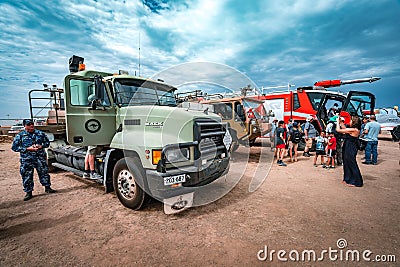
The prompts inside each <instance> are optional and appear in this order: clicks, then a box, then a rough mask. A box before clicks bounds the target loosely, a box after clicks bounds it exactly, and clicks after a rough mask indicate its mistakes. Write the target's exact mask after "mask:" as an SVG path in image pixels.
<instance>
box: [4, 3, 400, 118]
mask: <svg viewBox="0 0 400 267" xmlns="http://www.w3.org/2000/svg"><path fill="white" fill-rule="evenodd" d="M0 11H1V13H2V14H7V16H1V17H0V29H1V30H0V52H1V53H0V60H1V62H2V67H1V69H0V93H1V94H2V95H9V96H12V99H13V100H11V101H15V102H13V103H14V104H13V106H11V105H9V102H11V101H8V100H6V99H5V98H0V118H1V117H2V116H4V115H2V114H4V113H5V111H4V110H5V108H7V109H8V108H10V109H11V110H15V113H16V114H26V112H27V108H26V105H27V102H26V101H21V100H20V99H27V97H26V95H27V91H28V90H29V89H32V88H40V87H41V84H42V83H48V84H53V83H56V84H58V85H60V86H61V83H62V79H63V77H64V76H65V75H66V74H67V73H68V65H67V63H68V58H69V57H70V56H72V55H73V54H75V55H79V56H83V57H85V63H86V66H87V68H90V69H98V70H102V71H107V72H115V71H117V70H118V69H126V70H129V71H130V72H131V73H135V71H136V73H137V74H139V57H140V63H141V64H140V74H141V75H143V76H153V75H154V74H156V73H158V72H161V71H163V70H165V69H169V68H171V67H173V66H176V65H180V64H182V63H186V62H215V63H220V64H223V65H224V64H225V65H228V66H231V67H232V68H233V69H236V70H238V71H239V72H240V73H242V74H245V75H247V76H248V77H249V79H250V80H252V81H254V84H256V85H257V86H259V87H261V86H274V85H283V84H287V83H288V82H290V83H295V84H296V85H298V86H302V85H310V84H313V83H314V82H315V81H317V80H321V79H335V78H342V79H343V78H345V79H351V78H360V77H359V76H362V77H365V75H367V77H368V76H371V75H374V76H375V75H376V76H382V78H383V79H382V80H384V79H385V78H386V79H388V80H389V81H390V83H389V82H388V83H385V86H386V87H387V88H386V89H387V90H392V89H390V88H397V84H398V83H400V81H397V80H396V78H397V79H400V78H398V77H400V75H399V73H400V70H399V64H398V62H399V61H400V54H399V52H398V47H399V45H400V32H399V30H398V29H399V28H400V20H398V14H399V11H400V5H399V3H398V2H397V1H394V0H382V1H367V0H359V1H355V0H347V1H345V0H336V1H334V0H326V1H312V0H297V1H294V0H289V1H263V0H255V1H232V0H220V1H211V0H201V1H200V0H188V1H184V0H179V1H178V0H177V1H167V0H159V1H157V0H143V1H130V0H126V1H123V0H114V1H106V0H69V1H67V0H60V1H58V2H57V3H55V2H53V1H48V0H43V1H27V0H21V1H11V0H4V1H2V2H1V3H0ZM139 42H140V55H139ZM210 70H214V69H213V68H211V69H210ZM206 73H207V72H206ZM178 77H179V76H178ZM221 79H222V78H221ZM395 81H397V83H396V82H395ZM231 86H233V85H231ZM235 86H239V85H235ZM376 93H377V95H378V97H379V96H380V92H376ZM24 95H25V96H24ZM382 97H387V96H386V95H382ZM394 101H395V100H393V98H387V103H393V102H394ZM14 106H15V107H14Z"/></svg>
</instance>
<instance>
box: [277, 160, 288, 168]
mask: <svg viewBox="0 0 400 267" xmlns="http://www.w3.org/2000/svg"><path fill="white" fill-rule="evenodd" d="M278 165H279V166H284V167H286V166H287V165H286V163H285V162H283V161H281V162H280V163H278Z"/></svg>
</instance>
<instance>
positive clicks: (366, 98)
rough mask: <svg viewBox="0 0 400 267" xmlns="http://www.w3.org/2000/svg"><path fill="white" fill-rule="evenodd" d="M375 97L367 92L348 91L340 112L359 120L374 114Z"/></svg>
mask: <svg viewBox="0 0 400 267" xmlns="http://www.w3.org/2000/svg"><path fill="white" fill-rule="evenodd" d="M374 108H375V96H374V94H372V93H369V92H359V91H350V92H349V93H348V94H347V98H346V100H345V101H344V103H343V107H342V109H341V111H346V112H348V113H349V114H350V115H351V116H359V117H360V118H361V117H363V116H364V115H367V114H374Z"/></svg>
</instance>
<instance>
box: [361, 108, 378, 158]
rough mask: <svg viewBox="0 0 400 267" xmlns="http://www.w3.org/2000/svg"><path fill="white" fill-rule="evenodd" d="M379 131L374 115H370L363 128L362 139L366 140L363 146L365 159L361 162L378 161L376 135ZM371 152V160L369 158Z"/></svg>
mask: <svg viewBox="0 0 400 267" xmlns="http://www.w3.org/2000/svg"><path fill="white" fill-rule="evenodd" d="M380 132H381V125H380V124H379V122H377V121H376V117H375V115H371V117H370V118H369V122H368V123H367V124H366V125H365V128H364V132H363V134H364V139H365V140H366V141H367V145H366V147H365V161H364V162H362V163H363V164H371V163H372V164H373V165H376V164H377V163H378V135H379V133H380ZM371 154H372V160H371Z"/></svg>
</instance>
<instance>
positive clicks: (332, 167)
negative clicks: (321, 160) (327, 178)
mask: <svg viewBox="0 0 400 267" xmlns="http://www.w3.org/2000/svg"><path fill="white" fill-rule="evenodd" d="M326 168H328V167H326ZM329 168H331V169H334V168H335V166H329Z"/></svg>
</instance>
